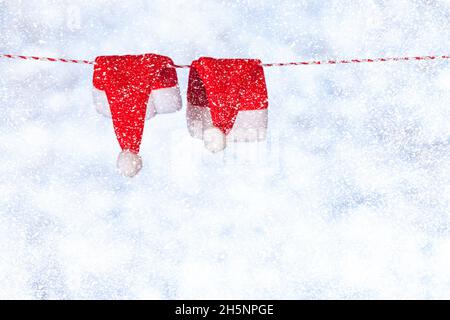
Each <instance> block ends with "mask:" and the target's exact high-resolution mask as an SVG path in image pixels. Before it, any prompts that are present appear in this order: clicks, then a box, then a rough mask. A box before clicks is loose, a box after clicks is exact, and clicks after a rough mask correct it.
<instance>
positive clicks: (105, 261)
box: [0, 0, 450, 299]
mask: <svg viewBox="0 0 450 320" xmlns="http://www.w3.org/2000/svg"><path fill="white" fill-rule="evenodd" d="M449 51H450V1H449V0H441V1H438V0H420V1H419V0H417V1H412V0H411V1H405V0H392V1H387V0H386V1H382V0H364V1H362V0H361V1H357V0H352V1H350V0H341V1H337V0H336V1H325V0H324V1H313V0H310V1H306V0H303V1H301V0H292V1H279V2H276V1H275V2H274V1H257V0H254V1H206V0H195V1H193V0H189V1H143V0H141V1H128V2H125V1H111V0H108V1H106V0H105V1H100V0H96V1H92V0H85V1H74V0H71V1H17V0H3V1H2V0H0V52H2V53H13V54H14V53H16V54H35V55H44V56H45V55H48V56H57V57H73V58H87V59H93V58H94V57H95V56H96V55H102V54H128V53H146V52H155V53H160V54H165V55H169V56H171V57H172V58H173V59H174V61H175V62H177V63H181V64H185V63H186V64H189V63H190V62H191V61H192V60H193V59H196V58H198V57H200V56H214V57H255V58H261V59H262V60H263V61H264V62H278V61H290V60H294V61H295V60H309V59H326V58H365V57H378V56H404V55H407V56H408V55H428V54H449V53H450V52H449ZM265 71H266V77H267V84H268V91H269V96H270V107H269V108H270V122H269V126H270V138H269V139H268V141H267V142H264V143H259V144H239V145H235V146H233V145H231V146H229V148H228V149H227V150H226V152H225V153H223V154H218V155H212V154H209V153H208V152H207V151H206V150H205V149H204V147H203V144H202V142H201V141H199V140H194V139H192V138H191V137H190V136H189V134H188V132H187V129H186V119H185V107H184V109H183V111H181V112H178V113H175V114H170V115H162V116H158V117H156V118H154V119H152V120H150V121H149V122H147V124H146V129H145V134H144V139H143V144H142V147H141V150H142V152H141V154H142V156H143V159H144V168H143V170H142V171H141V173H140V175H139V176H137V177H136V178H134V179H132V180H130V179H126V178H123V177H121V176H120V175H119V174H118V173H117V172H116V169H115V161H116V157H117V154H118V152H119V147H118V143H117V141H116V139H115V136H114V133H113V129H112V124H111V122H110V120H109V119H107V118H105V117H103V116H101V115H99V114H97V113H96V111H95V109H94V107H93V106H92V99H91V90H92V83H91V78H92V66H81V65H70V64H56V63H46V62H27V61H12V60H1V61H0V104H1V106H0V163H1V166H0V298H33V299H55V298H56V299H75V298H82V299H88V298H97V299H103V298H107V299H120V298H131V299H144V298H145V299H147V298H150V299H197V298H256V299H259V298H285V299H300V298H306V299H309V298H321V299H327V298H450V223H449V222H450V215H449V214H450V126H449V125H448V124H449V119H450V63H449V62H448V61H432V62H406V63H403V62H401V63H385V64H365V65H340V66H308V67H287V68H271V69H266V70H265ZM179 80H180V85H181V89H182V92H183V95H184V98H185V92H186V86H187V71H186V70H179Z"/></svg>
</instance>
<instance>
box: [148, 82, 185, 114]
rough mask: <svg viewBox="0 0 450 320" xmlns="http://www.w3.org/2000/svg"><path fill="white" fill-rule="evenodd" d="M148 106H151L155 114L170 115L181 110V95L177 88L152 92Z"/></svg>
mask: <svg viewBox="0 0 450 320" xmlns="http://www.w3.org/2000/svg"><path fill="white" fill-rule="evenodd" d="M148 104H149V105H150V104H151V105H153V107H154V109H155V112H156V113H172V112H176V111H178V110H180V109H181V107H182V103H181V94H180V88H179V87H178V86H174V87H170V88H163V89H158V90H153V91H152V94H151V95H150V99H149V103H148Z"/></svg>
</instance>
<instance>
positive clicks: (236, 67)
mask: <svg viewBox="0 0 450 320" xmlns="http://www.w3.org/2000/svg"><path fill="white" fill-rule="evenodd" d="M187 95H188V107H187V122H188V129H189V132H190V133H191V135H192V136H193V137H196V138H199V139H203V141H204V144H205V147H206V148H207V149H208V150H210V151H212V152H217V151H221V150H223V149H224V148H225V147H226V144H227V142H239V141H246V142H251V141H260V140H264V139H265V137H266V132H267V118H268V110H267V108H268V97H267V89H266V82H265V78H264V70H263V67H262V65H261V61H260V60H250V59H213V58H200V59H199V60H196V61H194V62H193V63H192V65H191V70H190V74H189V84H188V94H187Z"/></svg>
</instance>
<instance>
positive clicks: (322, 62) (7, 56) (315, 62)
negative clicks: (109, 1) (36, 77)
mask: <svg viewBox="0 0 450 320" xmlns="http://www.w3.org/2000/svg"><path fill="white" fill-rule="evenodd" d="M0 58H5V59H21V60H34V61H47V62H64V63H77V64H87V65H94V64H95V62H94V61H89V60H80V59H68V58H49V57H38V56H23V55H15V54H0ZM445 59H450V56H448V55H442V56H416V57H393V58H374V59H350V60H312V61H293V62H275V63H263V64H262V66H263V67H287V66H310V65H331V64H356V63H378V62H394V61H425V60H445ZM172 67H174V68H177V69H189V68H190V67H191V66H190V65H186V64H185V65H180V64H173V65H172Z"/></svg>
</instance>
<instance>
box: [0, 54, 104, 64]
mask: <svg viewBox="0 0 450 320" xmlns="http://www.w3.org/2000/svg"><path fill="white" fill-rule="evenodd" d="M0 58H7V59H22V60H36V61H48V62H65V63H79V64H95V62H94V61H88V60H78V59H65V58H48V57H36V56H21V55H16V54H0Z"/></svg>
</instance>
